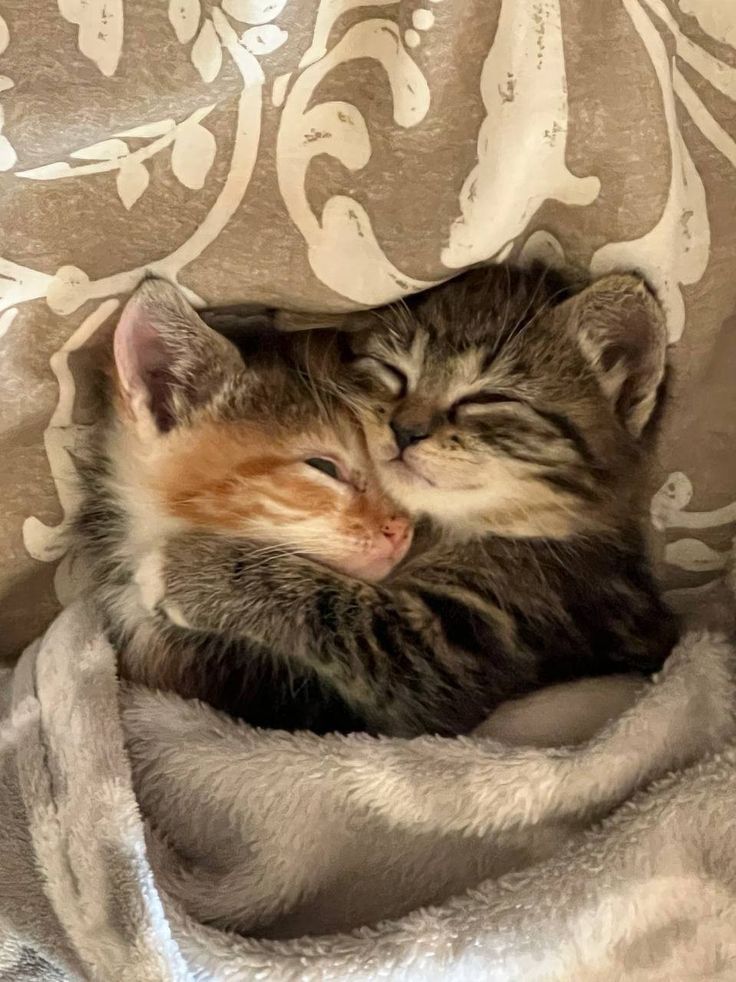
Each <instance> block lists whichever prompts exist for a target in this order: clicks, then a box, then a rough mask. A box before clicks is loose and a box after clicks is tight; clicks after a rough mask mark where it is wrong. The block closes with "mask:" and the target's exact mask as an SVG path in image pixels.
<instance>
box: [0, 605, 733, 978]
mask: <svg viewBox="0 0 736 982" xmlns="http://www.w3.org/2000/svg"><path fill="white" fill-rule="evenodd" d="M735 683H736V655H735V654H734V651H733V649H732V648H731V646H730V645H729V644H728V643H727V642H726V641H724V640H722V639H721V638H720V637H719V636H717V635H714V634H710V633H708V632H707V631H693V632H691V633H689V634H687V635H686V636H685V637H684V639H683V640H682V642H681V643H680V645H679V646H678V648H677V649H676V650H675V651H674V652H673V654H672V656H671V658H670V659H669V661H668V663H667V665H666V666H665V669H664V670H663V672H662V673H661V674H660V676H659V677H658V678H657V680H656V681H655V683H654V684H646V685H644V686H643V687H637V688H636V691H634V690H633V689H632V688H631V687H630V686H629V687H628V693H629V697H628V703H629V704H630V705H629V708H627V709H626V710H625V711H624V712H623V713H621V714H620V715H618V716H616V717H615V718H614V719H613V720H611V721H610V722H609V723H608V724H606V725H605V726H604V727H603V729H601V730H600V732H599V733H597V734H596V735H595V736H593V737H592V738H591V739H588V740H586V741H585V742H583V743H580V744H578V745H577V746H575V747H568V748H544V747H539V746H537V747H529V746H525V747H520V746H514V745H513V744H512V743H511V742H508V741H510V740H512V739H514V738H513V737H512V736H510V735H509V734H511V731H512V730H513V725H511V726H509V725H507V724H508V720H506V723H505V724H503V725H502V726H501V727H500V729H499V727H496V729H495V730H494V729H493V727H491V730H490V731H491V732H494V733H495V736H494V737H489V736H487V735H486V736H483V735H476V736H473V737H469V738H463V739H455V740H447V739H439V738H434V737H427V738H420V739H416V740H412V741H402V740H384V739H381V740H376V739H373V738H368V737H365V736H353V737H327V738H318V737H314V736H310V735H303V734H297V735H288V734H283V733H276V732H271V733H267V732H258V731H254V730H251V729H249V728H248V727H246V726H243V725H241V724H239V723H236V722H233V721H232V720H229V719H227V718H225V717H223V716H221V715H219V714H217V713H215V712H213V711H211V710H210V709H208V708H207V707H205V706H202V705H200V704H197V703H191V702H186V701H183V700H180V699H178V698H176V697H174V696H169V695H161V694H156V693H150V692H146V691H144V690H140V689H126V690H122V691H121V688H120V686H119V684H118V682H117V680H116V676H115V665H114V657H113V652H112V651H111V649H110V647H109V645H108V644H107V641H106V640H105V637H104V634H103V632H102V630H101V627H100V625H99V623H98V621H97V618H96V614H95V612H94V611H93V610H92V609H90V608H89V607H87V606H84V605H76V606H72V607H71V608H69V609H67V610H66V611H65V612H64V613H63V614H62V615H61V616H60V617H59V619H58V620H57V621H56V623H55V624H54V625H53V626H52V627H51V629H50V630H49V631H48V633H47V634H46V636H45V637H44V638H43V639H42V640H41V641H39V642H37V643H35V644H34V645H33V646H32V647H31V648H30V649H29V650H27V651H26V653H25V654H24V656H23V658H22V660H21V662H20V663H19V665H18V667H17V668H16V670H15V671H14V673H13V674H12V676H11V675H10V674H9V673H8V675H7V676H6V678H5V679H4V680H2V681H0V688H1V690H2V692H3V702H2V703H0V718H1V719H2V722H0V754H1V757H0V812H1V815H2V820H1V821H0V978H1V979H9V980H10V979H12V980H21V979H23V980H29V982H30V980H33V982H35V980H39V982H40V980H44V982H46V980H49V979H103V980H107V979H116V980H128V979H130V980H135V982H145V980H168V979H177V980H179V979H181V980H184V979H208V980H209V979H212V980H215V979H246V978H261V979H305V980H309V979H348V978H349V979H364V980H369V979H370V980H372V979H376V978H391V979H417V980H422V982H425V980H432V979H441V980H443V982H446V980H460V979H463V980H466V979H467V980H476V979H479V978H483V979H491V980H493V979H497V980H503V982H509V980H524V982H534V980H562V979H564V980H585V982H591V980H616V982H618V980H621V979H634V980H645V979H652V980H654V979H656V980H661V979H667V980H675V979H704V978H708V979H715V978H723V979H733V978H736V743H734V740H735V737H736V730H735V725H734V709H735V708H736V684H735ZM502 722H503V721H502ZM512 722H513V721H512ZM504 726H505V735H504ZM499 734H500V735H501V736H502V737H503V740H506V741H507V742H502V740H501V739H498V737H499ZM540 742H543V741H540ZM366 924H367V925H372V926H370V927H360V928H359V927H358V926H359V925H366Z"/></svg>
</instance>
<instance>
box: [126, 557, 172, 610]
mask: <svg viewBox="0 0 736 982" xmlns="http://www.w3.org/2000/svg"><path fill="white" fill-rule="evenodd" d="M133 580H134V581H135V584H136V586H137V587H138V591H139V595H140V601H141V603H142V605H143V606H144V607H145V609H146V610H147V611H148V612H149V613H151V614H152V613H154V611H155V610H156V609H157V608H158V607H159V605H160V604H161V602H162V601H163V599H164V597H165V596H166V581H165V579H164V557H163V554H162V553H161V552H158V550H157V551H156V552H149V553H148V555H146V556H144V557H143V559H142V560H141V561H140V563H139V564H138V569H137V570H136V571H135V574H134V576H133Z"/></svg>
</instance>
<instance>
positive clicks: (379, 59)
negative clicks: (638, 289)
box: [0, 0, 736, 655]
mask: <svg viewBox="0 0 736 982" xmlns="http://www.w3.org/2000/svg"><path fill="white" fill-rule="evenodd" d="M735 48H736V5H734V3H733V0H680V2H679V4H678V3H676V2H675V0H533V2H532V0H434V2H432V0H400V2H393V3H392V2H386V0H375V2H373V3H370V2H367V0H220V2H219V3H218V2H213V0H171V2H170V3H167V2H166V0H58V3H56V2H52V0H34V2H33V3H29V2H28V0H0V386H1V389H0V460H1V461H2V468H1V469H0V501H1V502H2V506H1V510H0V652H2V653H4V654H5V655H10V654H13V653H15V652H17V651H18V650H19V648H20V647H21V646H22V645H23V644H24V643H26V642H27V641H28V640H30V638H31V637H32V636H33V635H35V634H36V633H38V631H39V630H40V629H42V628H43V627H44V626H45V625H46V624H47V623H48V621H49V620H50V618H51V617H52V616H53V614H54V612H55V610H56V609H57V608H58V604H59V600H61V601H64V600H66V599H67V598H69V597H70V596H71V595H73V593H74V589H75V582H78V580H79V573H80V571H78V570H77V571H75V570H73V569H70V568H69V564H67V563H66V562H64V561H63V560H62V562H61V564H60V565H58V560H59V559H60V558H61V556H62V554H63V530H64V526H65V522H66V520H67V519H68V516H69V514H70V513H71V511H72V510H73V508H74V503H75V500H76V498H75V482H74V468H73V463H72V460H71V458H70V456H69V452H70V450H73V447H74V444H75V441H76V440H78V439H79V437H80V433H81V429H80V427H81V426H82V425H83V424H84V423H85V422H89V419H90V414H91V413H92V412H93V410H92V408H91V406H92V403H91V401H90V399H89V397H88V396H89V394H88V392H87V388H86V378H87V373H86V372H85V365H86V364H87V359H89V357H90V356H92V357H94V355H95V342H96V341H100V340H101V339H103V338H104V337H105V335H106V334H107V335H109V331H110V329H111V326H112V325H113V324H114V320H115V313H116V311H117V310H118V309H119V306H120V304H121V302H122V301H123V300H124V298H125V296H126V294H127V293H128V292H129V291H130V290H131V289H133V288H134V286H135V285H136V283H137V282H138V280H139V279H140V277H141V275H142V273H143V271H144V270H145V269H152V270H154V271H156V272H158V273H160V274H162V275H165V276H168V277H169V278H171V279H174V280H176V281H177V282H178V283H179V284H180V285H181V286H182V287H184V288H186V289H188V290H189V291H190V295H191V296H192V298H193V299H197V298H199V299H201V300H202V301H206V302H208V303H219V302H224V303H226V302H234V301H239V300H244V299H249V300H264V301H268V302H270V303H283V304H285V305H288V306H292V307H309V308H315V309H317V308H346V307H351V306H356V305H359V304H376V303H382V302H385V301H387V300H390V299H392V298H395V297H397V296H399V295H401V294H403V293H406V292H408V291H411V290H415V289H419V288H421V287H423V286H426V285H428V284H430V283H431V282H432V281H434V280H437V279H441V278H443V277H446V276H448V275H451V274H452V273H453V272H454V271H456V270H458V269H460V268H462V267H463V266H464V265H466V264H468V263H470V262H476V261H478V260H481V259H484V258H491V257H503V256H507V255H510V256H511V257H512V258H521V259H524V258H526V257H529V256H531V255H541V256H546V257H548V258H550V260H551V261H553V262H565V263H572V264H574V265H576V266H578V267H585V268H590V269H591V270H592V271H593V272H594V273H602V272H605V271H608V270H611V269H614V268H632V267H633V268H637V269H640V270H642V271H643V272H644V273H646V275H647V276H648V277H649V278H650V280H651V281H652V282H653V284H654V285H655V286H656V287H657V289H658V290H659V292H660V295H661V297H662V299H663V302H664V303H665V305H666V308H667V312H668V319H669V326H670V333H671V338H672V341H673V342H677V345H676V347H675V348H674V349H673V354H672V364H673V381H672V385H671V391H670V402H669V405H668V408H667V412H666V413H665V417H664V420H663V427H662V435H661V440H660V448H659V453H658V461H657V473H656V474H655V479H654V482H653V486H652V493H653V498H652V530H653V535H654V540H655V546H656V550H657V554H658V557H659V559H660V561H661V568H662V571H663V573H664V575H665V578H666V580H667V585H668V586H669V587H670V588H673V589H674V590H675V591H677V592H676V593H675V594H674V595H673V596H674V597H675V598H676V599H678V600H679V601H683V600H684V601H685V602H687V603H693V602H697V600H698V598H699V597H700V596H701V594H702V592H703V591H704V590H707V589H708V586H707V584H708V583H709V582H710V581H711V580H712V579H713V578H714V576H716V575H717V573H718V572H719V570H720V569H721V568H722V566H723V564H724V561H725V550H726V548H727V547H728V545H729V544H730V540H731V537H732V536H733V534H734V531H735V529H736V460H735V459H734V450H733V448H734V436H735V435H736V390H735V388H734V384H733V375H734V368H735V367H736V275H735V274H736V259H735V258H734V257H735V256H736V112H735V110H734V100H736V50H735ZM90 353H91V354H90Z"/></svg>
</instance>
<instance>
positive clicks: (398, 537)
mask: <svg viewBox="0 0 736 982" xmlns="http://www.w3.org/2000/svg"><path fill="white" fill-rule="evenodd" d="M410 531H411V524H410V522H409V521H408V520H407V519H406V518H399V517H398V516H397V517H395V518H389V519H388V521H386V522H384V523H383V525H382V526H381V532H383V535H384V537H385V538H387V539H388V541H389V542H390V543H391V545H392V546H400V545H401V544H402V542H403V541H404V540H405V539H406V538H407V537H408V535H409V533H410Z"/></svg>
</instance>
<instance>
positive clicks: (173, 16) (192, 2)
mask: <svg viewBox="0 0 736 982" xmlns="http://www.w3.org/2000/svg"><path fill="white" fill-rule="evenodd" d="M200 13H201V8H200V5H199V0H169V20H170V21H171V24H172V26H173V28H174V31H175V32H176V36H177V38H178V40H179V43H180V44H188V43H189V42H190V41H191V40H192V38H193V37H194V35H195V34H196V33H197V28H198V27H199V17H200Z"/></svg>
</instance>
